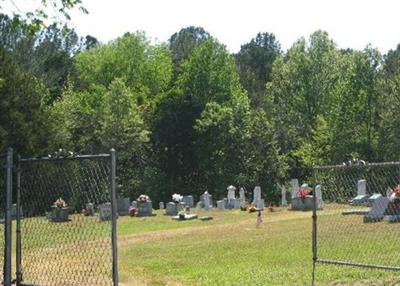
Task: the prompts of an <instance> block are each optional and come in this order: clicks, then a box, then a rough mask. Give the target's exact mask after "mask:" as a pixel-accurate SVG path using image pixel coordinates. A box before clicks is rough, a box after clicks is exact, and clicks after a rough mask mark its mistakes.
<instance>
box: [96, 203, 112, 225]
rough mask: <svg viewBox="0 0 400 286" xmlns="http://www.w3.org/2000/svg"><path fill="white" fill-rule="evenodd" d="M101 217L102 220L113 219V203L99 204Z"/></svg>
mask: <svg viewBox="0 0 400 286" xmlns="http://www.w3.org/2000/svg"><path fill="white" fill-rule="evenodd" d="M99 219H100V221H108V220H112V210H111V203H104V204H101V205H99Z"/></svg>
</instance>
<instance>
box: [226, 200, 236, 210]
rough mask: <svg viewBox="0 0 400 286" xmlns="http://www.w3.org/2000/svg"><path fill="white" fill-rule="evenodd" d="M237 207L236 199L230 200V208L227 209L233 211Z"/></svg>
mask: <svg viewBox="0 0 400 286" xmlns="http://www.w3.org/2000/svg"><path fill="white" fill-rule="evenodd" d="M234 207H235V199H228V207H227V209H230V210H231V209H233V208H234Z"/></svg>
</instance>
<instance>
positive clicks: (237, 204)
mask: <svg viewBox="0 0 400 286" xmlns="http://www.w3.org/2000/svg"><path fill="white" fill-rule="evenodd" d="M240 205H241V202H240V199H239V198H236V199H235V202H234V204H233V208H234V209H235V210H237V209H240Z"/></svg>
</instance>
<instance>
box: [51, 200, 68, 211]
mask: <svg viewBox="0 0 400 286" xmlns="http://www.w3.org/2000/svg"><path fill="white" fill-rule="evenodd" d="M53 206H54V207H57V208H60V209H62V208H67V207H68V205H67V203H66V202H65V201H64V200H63V199H62V198H59V199H57V200H56V201H55V202H54V203H53Z"/></svg>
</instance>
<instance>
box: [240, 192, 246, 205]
mask: <svg viewBox="0 0 400 286" xmlns="http://www.w3.org/2000/svg"><path fill="white" fill-rule="evenodd" d="M239 200H240V203H241V204H243V203H245V202H246V196H245V194H244V190H243V188H240V191H239Z"/></svg>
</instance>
